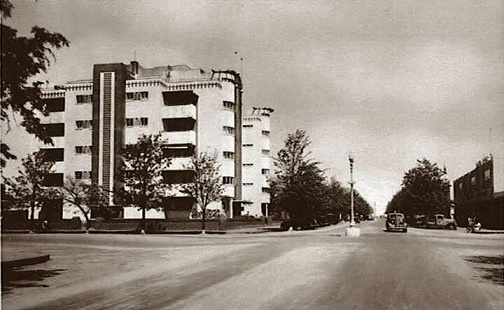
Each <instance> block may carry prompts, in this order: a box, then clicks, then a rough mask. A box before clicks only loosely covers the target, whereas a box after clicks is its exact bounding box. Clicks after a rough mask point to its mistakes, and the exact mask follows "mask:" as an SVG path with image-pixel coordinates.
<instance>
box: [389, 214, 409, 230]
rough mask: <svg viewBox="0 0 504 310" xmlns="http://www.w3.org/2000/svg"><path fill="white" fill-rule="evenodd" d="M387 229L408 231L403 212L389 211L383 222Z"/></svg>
mask: <svg viewBox="0 0 504 310" xmlns="http://www.w3.org/2000/svg"><path fill="white" fill-rule="evenodd" d="M385 227H386V228H387V231H402V232H407V231H408V224H406V222H405V221H404V214H402V213H396V212H394V213H389V214H387V220H386V222H385Z"/></svg>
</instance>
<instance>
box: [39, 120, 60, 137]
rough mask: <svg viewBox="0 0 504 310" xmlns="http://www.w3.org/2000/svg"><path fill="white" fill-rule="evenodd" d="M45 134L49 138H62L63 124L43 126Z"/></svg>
mask: <svg viewBox="0 0 504 310" xmlns="http://www.w3.org/2000/svg"><path fill="white" fill-rule="evenodd" d="M44 127H45V130H46V133H47V135H48V136H49V137H63V136H65V124H63V123H58V124H45V125H44Z"/></svg>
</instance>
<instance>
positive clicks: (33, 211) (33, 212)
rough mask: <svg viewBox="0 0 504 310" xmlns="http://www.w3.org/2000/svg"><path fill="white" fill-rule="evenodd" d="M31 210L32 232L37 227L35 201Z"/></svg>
mask: <svg viewBox="0 0 504 310" xmlns="http://www.w3.org/2000/svg"><path fill="white" fill-rule="evenodd" d="M30 208H31V214H30V230H31V231H32V232H34V231H35V229H36V226H35V202H34V201H33V199H32V200H31V201H30Z"/></svg>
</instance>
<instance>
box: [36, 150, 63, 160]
mask: <svg viewBox="0 0 504 310" xmlns="http://www.w3.org/2000/svg"><path fill="white" fill-rule="evenodd" d="M40 150H41V151H42V152H43V153H44V161H54V162H56V161H63V157H64V156H63V154H64V149H61V148H60V149H40Z"/></svg>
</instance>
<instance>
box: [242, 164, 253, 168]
mask: <svg viewBox="0 0 504 310" xmlns="http://www.w3.org/2000/svg"><path fill="white" fill-rule="evenodd" d="M253 165H254V164H251V163H246V164H243V167H252V166H253Z"/></svg>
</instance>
